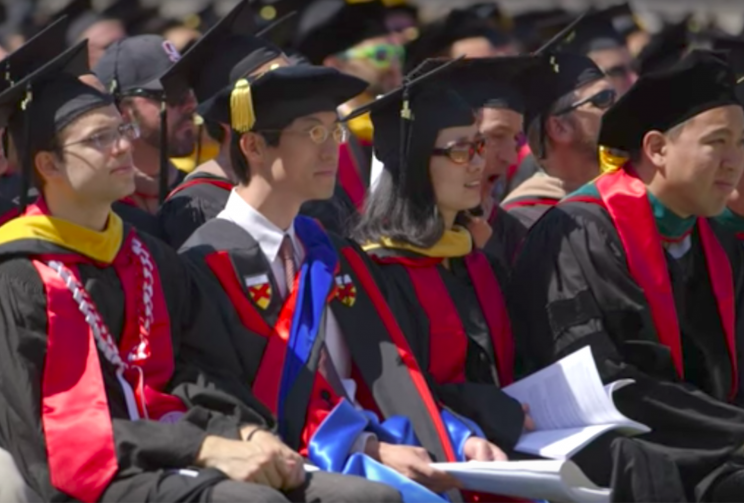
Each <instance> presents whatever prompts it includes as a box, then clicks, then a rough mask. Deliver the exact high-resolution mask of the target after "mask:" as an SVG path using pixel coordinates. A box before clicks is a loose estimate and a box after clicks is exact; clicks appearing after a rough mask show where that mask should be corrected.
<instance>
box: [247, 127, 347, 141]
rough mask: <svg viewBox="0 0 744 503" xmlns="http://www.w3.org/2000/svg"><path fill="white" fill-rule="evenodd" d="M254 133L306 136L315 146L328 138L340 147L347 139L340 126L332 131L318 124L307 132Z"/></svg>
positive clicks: (267, 130)
mask: <svg viewBox="0 0 744 503" xmlns="http://www.w3.org/2000/svg"><path fill="white" fill-rule="evenodd" d="M256 132H257V133H286V134H297V135H303V136H307V137H308V138H310V140H311V141H312V142H313V143H315V144H316V145H322V144H324V143H325V142H326V141H327V140H328V138H333V141H334V142H336V143H337V144H338V145H340V144H342V143H344V142H345V141H346V140H347V139H348V138H349V132H348V130H347V129H346V128H345V127H344V126H342V125H341V124H336V125H335V126H333V128H332V129H328V128H327V127H325V126H323V125H322V124H318V125H317V126H313V127H312V128H310V129H309V130H307V131H293V130H291V129H283V130H277V129H264V130H261V131H256Z"/></svg>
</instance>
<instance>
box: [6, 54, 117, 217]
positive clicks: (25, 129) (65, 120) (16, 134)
mask: <svg viewBox="0 0 744 503" xmlns="http://www.w3.org/2000/svg"><path fill="white" fill-rule="evenodd" d="M27 54H28V53H27ZM87 62H88V46H87V42H85V41H84V42H81V43H79V44H77V45H76V46H74V47H72V48H70V49H68V50H67V51H65V52H63V53H62V54H60V55H58V56H57V57H56V58H54V59H52V60H51V61H47V62H46V63H45V64H43V65H40V66H37V68H36V69H34V70H33V71H32V72H30V73H29V74H27V75H24V76H23V77H22V78H20V79H19V80H18V81H17V82H16V83H15V84H14V85H13V86H12V87H10V88H8V89H6V90H5V91H3V92H2V93H0V126H1V127H8V129H9V131H10V135H11V137H12V138H13V143H14V145H15V146H16V149H17V150H18V152H19V156H20V158H21V163H22V167H23V169H22V175H23V176H22V183H21V206H22V207H25V204H26V194H27V193H28V187H29V174H30V172H31V169H32V165H33V160H32V159H31V154H32V153H33V151H34V150H35V149H36V148H37V146H38V147H45V146H47V145H49V143H50V141H51V140H52V139H53V138H54V136H55V135H56V134H57V133H58V132H59V131H61V130H62V129H64V128H65V127H67V126H68V125H69V124H70V123H72V122H73V121H74V120H75V119H77V118H78V117H81V116H82V115H84V114H86V113H88V112H90V111H91V110H94V109H96V108H100V107H103V106H106V105H110V104H112V103H113V99H112V98H111V96H110V95H109V94H107V93H102V92H100V91H98V90H97V89H95V88H93V87H91V86H88V85H86V84H84V83H83V82H81V81H80V80H79V78H78V77H80V76H81V75H83V74H86V73H89V70H88V68H87ZM25 63H26V67H30V65H28V62H27V61H26V62H25ZM81 70H82V71H81Z"/></svg>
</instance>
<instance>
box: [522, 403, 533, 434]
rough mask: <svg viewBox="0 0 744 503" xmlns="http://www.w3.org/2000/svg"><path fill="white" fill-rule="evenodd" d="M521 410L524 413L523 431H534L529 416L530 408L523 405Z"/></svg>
mask: <svg viewBox="0 0 744 503" xmlns="http://www.w3.org/2000/svg"><path fill="white" fill-rule="evenodd" d="M522 410H523V411H524V431H535V421H534V420H533V419H532V416H530V406H529V405H527V404H526V403H523V404H522Z"/></svg>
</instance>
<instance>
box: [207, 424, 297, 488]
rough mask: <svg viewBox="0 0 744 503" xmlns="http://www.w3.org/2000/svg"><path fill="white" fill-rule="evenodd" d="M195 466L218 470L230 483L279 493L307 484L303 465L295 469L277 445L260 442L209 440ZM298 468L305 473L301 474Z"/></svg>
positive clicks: (295, 466) (219, 438) (224, 439)
mask: <svg viewBox="0 0 744 503" xmlns="http://www.w3.org/2000/svg"><path fill="white" fill-rule="evenodd" d="M300 459H301V458H300ZM196 465H197V466H200V467H203V468H216V469H218V470H220V471H222V472H223V473H224V474H225V475H227V477H228V478H230V479H231V480H237V481H242V482H254V483H256V484H262V485H265V486H269V487H271V488H274V489H280V490H287V489H293V488H295V487H298V486H299V485H301V484H302V483H303V482H304V480H305V474H304V467H303V464H302V462H301V461H300V463H298V464H297V465H293V464H292V463H290V462H288V461H287V460H286V459H285V455H284V452H283V451H281V450H280V449H278V448H277V447H276V446H275V445H270V444H268V443H261V442H256V443H254V442H241V441H237V440H228V439H226V438H221V437H216V436H209V437H207V438H206V439H205V440H204V443H203V444H202V446H201V449H200V451H199V454H198V456H197V459H196ZM298 468H299V469H301V470H302V473H301V474H300V473H299V472H298Z"/></svg>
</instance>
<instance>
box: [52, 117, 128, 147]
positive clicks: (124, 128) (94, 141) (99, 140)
mask: <svg viewBox="0 0 744 503" xmlns="http://www.w3.org/2000/svg"><path fill="white" fill-rule="evenodd" d="M139 136H140V130H139V126H138V125H137V124H135V123H133V122H127V123H125V124H121V125H120V126H119V127H117V128H115V129H109V130H106V131H100V132H98V133H95V134H93V135H91V136H89V137H87V138H83V139H82V140H79V141H74V142H71V143H66V144H64V145H62V148H63V149H64V148H67V147H71V146H73V145H80V144H84V145H88V146H90V147H95V148H97V149H98V150H107V149H109V148H110V147H111V146H112V145H114V144H117V143H119V142H120V141H121V140H122V139H124V138H126V139H127V140H130V141H134V140H136V139H137V138H139Z"/></svg>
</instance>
